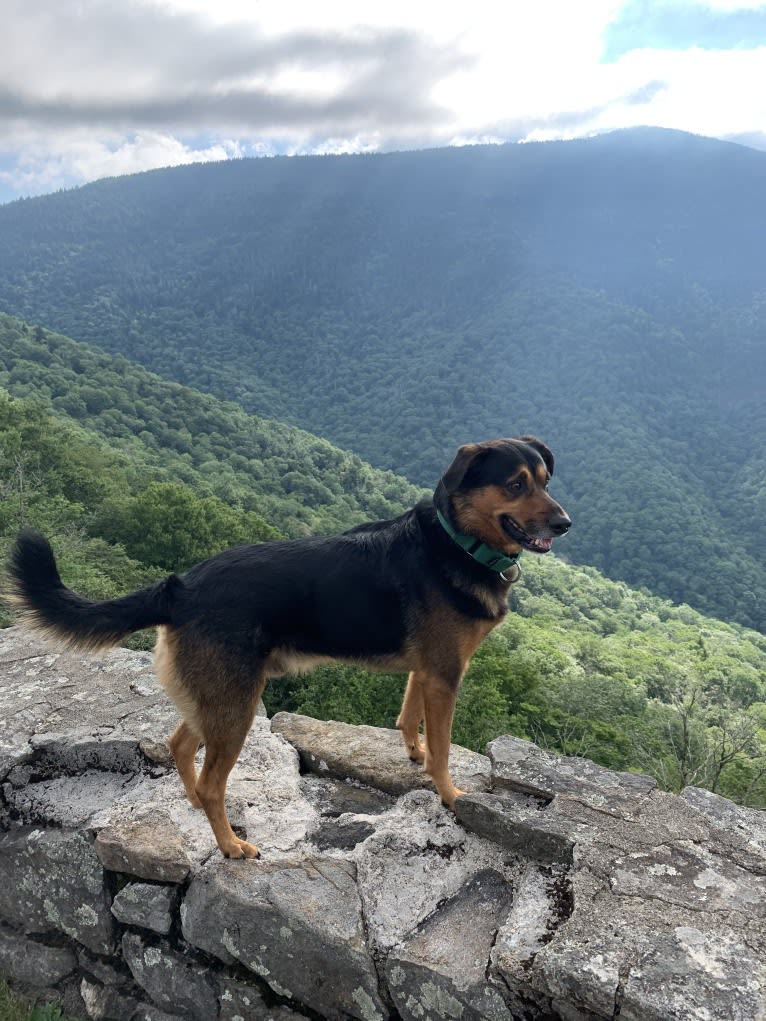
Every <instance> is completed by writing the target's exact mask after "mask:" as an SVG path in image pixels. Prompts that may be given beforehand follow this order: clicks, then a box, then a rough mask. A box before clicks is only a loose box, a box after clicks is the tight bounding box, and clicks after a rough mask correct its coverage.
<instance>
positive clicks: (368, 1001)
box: [181, 858, 387, 1021]
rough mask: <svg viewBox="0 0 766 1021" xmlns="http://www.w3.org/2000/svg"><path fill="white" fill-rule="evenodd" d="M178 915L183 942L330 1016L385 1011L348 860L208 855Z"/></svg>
mask: <svg viewBox="0 0 766 1021" xmlns="http://www.w3.org/2000/svg"><path fill="white" fill-rule="evenodd" d="M181 918H182V924H183V934H184V937H185V938H186V940H187V941H188V942H189V943H190V944H191V945H192V946H195V947H198V948H199V949H201V950H206V951H208V952H209V953H211V954H215V955H216V956H217V957H219V958H221V959H222V960H224V961H227V962H229V961H235V960H236V961H239V962H241V963H242V964H243V965H244V966H245V967H246V968H249V969H250V970H251V971H253V972H254V973H255V974H257V975H260V976H261V977H262V978H263V979H264V981H265V982H267V983H268V985H269V986H270V987H271V989H273V991H274V992H275V993H277V994H278V995H279V996H283V997H286V998H288V999H294V1000H296V1001H297V1002H298V1003H300V1004H303V1005H304V1006H306V1007H309V1008H311V1009H312V1010H314V1011H316V1012H317V1013H319V1014H320V1015H321V1016H322V1017H326V1018H328V1019H330V1021H333V1019H337V1021H342V1019H344V1018H346V1017H349V1016H350V1017H353V1018H361V1019H364V1021H376V1019H381V1021H382V1019H383V1018H385V1017H386V1016H387V1011H386V1009H385V1007H384V1006H383V1003H382V1002H381V1000H380V997H379V995H378V983H377V976H376V973H375V969H374V967H373V964H372V961H371V959H370V957H369V954H368V952H367V948H366V945H365V940H364V925H363V920H362V909H361V903H360V899H359V894H358V891H357V887H356V881H355V877H354V870H353V867H352V866H350V865H349V864H346V863H342V862H335V861H332V860H330V859H327V858H313V859H309V858H306V859H303V860H297V861H283V862H280V863H268V862H259V861H248V862H245V863H242V862H227V861H222V862H216V863H215V864H212V863H211V865H209V866H208V867H206V868H205V869H204V870H203V871H202V872H200V873H199V874H198V875H196V876H195V877H194V879H193V880H192V883H191V885H190V887H189V891H188V893H187V895H186V898H185V900H184V902H183V904H182V906H181Z"/></svg>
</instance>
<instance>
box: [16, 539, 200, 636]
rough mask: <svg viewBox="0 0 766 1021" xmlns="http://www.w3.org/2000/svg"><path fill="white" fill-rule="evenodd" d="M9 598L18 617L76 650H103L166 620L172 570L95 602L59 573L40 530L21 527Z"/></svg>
mask: <svg viewBox="0 0 766 1021" xmlns="http://www.w3.org/2000/svg"><path fill="white" fill-rule="evenodd" d="M8 573H9V576H10V590H9V591H8V593H7V598H8V601H9V602H11V603H13V604H15V605H16V606H17V607H18V608H19V609H20V611H21V618H22V620H23V621H24V622H25V623H28V624H30V625H31V626H32V627H35V628H37V629H39V630H41V631H43V632H44V633H46V634H48V635H50V636H51V637H55V638H57V639H59V640H62V641H64V642H65V643H66V644H67V645H69V646H70V647H72V648H77V649H92V650H94V649H107V648H109V647H110V646H112V645H117V644H118V643H119V642H121V641H122V640H123V639H124V638H127V636H128V635H130V634H132V633H133V632H134V631H140V630H141V629H142V628H146V627H155V626H157V625H159V624H170V623H171V622H172V621H171V612H170V611H171V605H172V602H173V595H174V592H177V591H178V589H179V588H180V587H182V586H183V582H182V581H181V580H180V578H178V577H177V576H176V575H171V576H170V577H169V578H165V579H164V580H163V581H159V582H156V583H155V584H154V585H149V586H148V587H147V588H144V589H141V590H140V591H138V592H133V593H132V594H131V595H128V596H123V597H122V598H120V599H107V600H104V601H103V602H93V601H92V600H90V599H85V598H84V597H83V596H78V595H77V594H76V593H75V592H72V591H71V589H68V588H67V587H66V586H65V585H64V584H63V582H62V581H61V578H60V576H59V572H58V568H57V567H56V560H55V558H54V556H53V550H52V549H51V547H50V544H49V543H48V540H47V539H46V538H45V537H44V536H42V535H40V533H39V532H33V531H24V532H21V533H20V535H19V537H18V539H17V540H16V546H15V548H14V550H13V551H12V553H11V559H10V564H9V568H8Z"/></svg>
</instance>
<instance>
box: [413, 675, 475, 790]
mask: <svg viewBox="0 0 766 1021" xmlns="http://www.w3.org/2000/svg"><path fill="white" fill-rule="evenodd" d="M421 678H422V680H421V690H422V692H423V701H424V709H425V721H426V756H425V768H426V772H427V773H429V774H430V776H431V779H432V780H433V782H434V785H435V786H436V790H437V791H438V792H439V797H440V798H441V799H442V802H443V803H444V804H445V805H446V806H447V808H451V809H453V810H454V808H455V800H456V799H457V798H458V797H459V796H460V795H461V794H463V793H465V792H464V791H461V790H459V789H458V788H457V787H456V786H455V785H454V783H453V782H452V777H451V776H450V772H449V750H450V741H451V738H452V719H453V717H454V715H455V702H456V701H457V690H458V684H459V680H458V682H457V683H455V684H454V685H453V684H450V683H449V682H448V681H444V680H443V679H442V678H441V677H436V676H433V675H430V674H428V675H426V676H425V677H423V676H422V675H421Z"/></svg>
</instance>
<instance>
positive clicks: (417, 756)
mask: <svg viewBox="0 0 766 1021" xmlns="http://www.w3.org/2000/svg"><path fill="white" fill-rule="evenodd" d="M406 748H407V754H408V755H409V757H410V762H415V763H417V764H418V765H421V766H422V765H423V763H424V762H425V761H426V750H425V748H424V747H423V745H422V744H421V743H420V741H416V742H413V744H408V745H406Z"/></svg>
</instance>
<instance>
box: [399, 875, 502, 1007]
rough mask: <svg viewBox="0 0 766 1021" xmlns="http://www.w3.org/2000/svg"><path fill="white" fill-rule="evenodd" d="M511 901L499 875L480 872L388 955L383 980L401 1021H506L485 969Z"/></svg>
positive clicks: (496, 990) (495, 989)
mask: <svg viewBox="0 0 766 1021" xmlns="http://www.w3.org/2000/svg"><path fill="white" fill-rule="evenodd" d="M512 898H513V895H512V891H511V886H510V884H509V883H507V882H506V880H505V878H504V877H503V876H501V875H500V874H499V873H497V872H493V871H491V870H486V871H484V872H480V873H478V874H477V875H475V876H474V877H473V879H472V880H471V881H470V882H469V883H467V884H466V886H465V887H463V889H462V890H460V891H459V893H458V894H457V895H456V896H455V897H453V898H452V899H451V900H450V901H448V902H447V903H446V904H444V905H442V907H441V908H440V910H439V911H438V912H437V913H435V914H434V915H432V916H431V917H430V918H429V919H428V920H427V921H426V922H425V923H424V924H423V925H422V926H421V927H420V928H419V929H418V930H417V931H416V932H414V933H413V934H411V935H410V936H409V937H408V938H407V939H405V940H404V941H403V942H402V943H401V944H400V945H399V946H398V947H397V948H396V949H395V950H393V951H392V952H391V953H390V954H389V957H388V960H387V961H386V979H387V982H388V987H389V989H390V991H391V995H392V997H393V1000H394V1005H395V1006H396V1008H397V1010H398V1011H399V1013H400V1015H401V1016H402V1018H403V1021H442V1019H445V1018H456V1019H457V1018H460V1019H461V1021H510V1013H509V1010H508V1007H507V1006H506V1003H505V1001H504V999H503V997H502V996H501V994H500V992H499V991H498V989H497V988H495V987H494V986H492V985H490V984H489V983H488V982H487V967H488V964H489V957H490V952H491V950H492V946H493V944H494V942H495V937H496V934H497V930H498V928H499V927H500V926H501V925H502V924H503V922H504V921H505V918H506V916H507V914H508V911H509V910H510V907H511V902H512Z"/></svg>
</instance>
